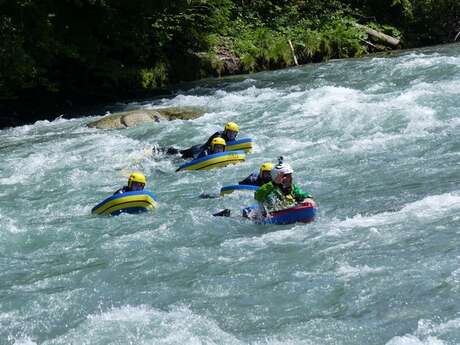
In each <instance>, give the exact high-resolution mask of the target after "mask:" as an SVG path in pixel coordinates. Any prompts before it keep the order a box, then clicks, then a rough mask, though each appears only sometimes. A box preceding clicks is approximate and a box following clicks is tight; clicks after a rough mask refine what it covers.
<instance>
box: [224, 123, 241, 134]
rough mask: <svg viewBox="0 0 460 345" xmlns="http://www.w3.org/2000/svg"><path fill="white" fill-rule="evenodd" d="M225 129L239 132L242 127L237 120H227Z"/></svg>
mask: <svg viewBox="0 0 460 345" xmlns="http://www.w3.org/2000/svg"><path fill="white" fill-rule="evenodd" d="M224 131H233V132H237V133H238V132H239V131H240V127H238V125H237V124H236V123H235V122H227V124H226V125H225V127H224Z"/></svg>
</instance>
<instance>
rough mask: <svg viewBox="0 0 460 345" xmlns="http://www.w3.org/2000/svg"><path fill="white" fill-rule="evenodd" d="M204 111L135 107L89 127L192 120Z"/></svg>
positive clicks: (112, 126)
mask: <svg viewBox="0 0 460 345" xmlns="http://www.w3.org/2000/svg"><path fill="white" fill-rule="evenodd" d="M203 113H204V111H203V110H202V109H199V108H196V107H168V108H157V109H135V110H129V111H124V112H119V113H114V114H110V115H107V116H105V117H103V118H102V119H99V120H96V121H93V122H90V123H88V124H87V126H88V127H92V128H93V127H94V128H99V129H116V128H128V127H135V126H138V125H141V124H144V123H155V122H160V121H172V120H192V119H196V118H198V117H200V116H202V115H203Z"/></svg>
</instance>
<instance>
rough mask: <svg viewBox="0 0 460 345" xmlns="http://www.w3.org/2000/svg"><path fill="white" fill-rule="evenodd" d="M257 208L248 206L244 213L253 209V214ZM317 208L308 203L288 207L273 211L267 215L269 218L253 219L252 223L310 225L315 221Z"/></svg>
mask: <svg viewBox="0 0 460 345" xmlns="http://www.w3.org/2000/svg"><path fill="white" fill-rule="evenodd" d="M257 208H258V206H250V207H248V208H246V209H245V210H246V211H249V210H250V209H253V210H254V211H255V214H260V212H257ZM316 211H317V208H316V207H315V206H314V205H313V204H312V203H310V202H304V203H301V204H298V205H296V206H294V207H290V208H287V209H284V210H280V211H273V212H270V213H269V216H267V217H265V218H263V219H260V218H253V220H254V222H256V223H258V224H279V225H281V224H293V223H297V222H299V223H310V222H312V221H314V220H315V216H316Z"/></svg>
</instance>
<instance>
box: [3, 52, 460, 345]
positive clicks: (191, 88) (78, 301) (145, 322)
mask: <svg viewBox="0 0 460 345" xmlns="http://www.w3.org/2000/svg"><path fill="white" fill-rule="evenodd" d="M163 106H164V107H167V106H199V107H202V108H203V109H205V114H204V116H202V117H201V118H198V119H196V120H193V121H181V120H177V121H172V122H161V123H156V124H154V125H151V124H149V125H142V126H139V127H135V128H129V129H122V130H99V129H94V128H88V127H86V124H87V123H89V122H91V121H94V120H95V119H97V118H99V117H97V116H94V115H92V114H87V116H86V117H83V118H78V119H67V118H66V116H65V114H63V116H62V117H59V118H57V119H56V120H54V121H51V122H48V121H39V122H36V123H35V124H31V125H26V126H21V127H16V128H8V129H3V130H0V162H1V165H0V224H1V225H0V267H1V270H0V344H15V345H32V344H46V345H48V344H49V345H51V344H53V345H54V344H56V345H57V344H97V345H100V344H253V345H256V344H257V345H258V344H309V345H310V344H387V345H441V344H442V345H444V344H459V343H460V298H459V292H460V267H459V258H460V249H459V248H460V245H459V244H460V240H459V234H460V183H459V182H460V115H459V114H460V46H458V45H450V46H443V47H434V48H429V49H422V50H417V51H409V52H403V53H401V54H399V55H395V56H374V57H368V58H364V59H352V60H340V61H331V62H329V63H323V64H312V65H307V66H301V67H296V68H290V69H286V70H280V71H274V72H264V73H259V74H254V75H244V76H237V77H231V78H224V79H221V80H204V81H201V82H198V83H195V84H192V85H186V86H183V87H182V88H181V89H178V90H177V92H176V94H175V95H174V96H172V97H170V98H164V99H155V100H146V101H144V102H139V103H130V104H126V106H125V108H126V109H133V108H137V107H146V108H153V107H163ZM228 121H235V122H237V123H238V124H239V126H240V128H241V132H240V137H251V138H253V139H254V140H255V142H256V147H255V149H254V152H253V153H251V154H250V155H248V158H247V161H246V162H245V163H244V164H241V165H235V166H229V167H226V168H222V169H218V170H210V171H197V172H180V173H176V172H175V169H176V168H177V167H178V166H179V164H181V163H183V161H182V160H180V159H179V158H177V157H176V158H171V157H167V156H163V155H153V154H152V148H153V147H155V146H156V145H160V146H169V145H174V146H179V147H188V146H190V145H192V144H196V143H200V142H202V141H203V140H205V139H206V138H207V137H208V136H209V135H210V134H212V133H214V132H215V131H216V130H220V129H222V126H223V124H225V123H226V122H228ZM280 155H282V156H283V157H285V160H286V161H287V162H288V163H289V164H291V165H292V166H293V168H294V170H295V174H294V179H295V182H296V183H297V184H299V185H300V186H302V188H303V189H304V190H307V191H309V192H311V193H312V194H313V195H314V197H315V199H316V200H317V202H318V204H319V213H318V218H317V220H316V221H315V222H314V223H312V224H295V225H287V226H277V225H269V226H261V225H254V224H252V223H250V222H248V221H245V220H242V219H240V218H238V217H236V216H235V217H231V218H215V217H212V213H214V212H216V211H218V210H220V209H223V208H230V209H231V210H232V212H233V214H238V213H239V212H240V210H241V208H242V207H244V206H247V205H250V204H251V203H252V202H253V201H252V197H251V195H250V194H235V195H233V194H232V195H230V196H226V197H224V198H219V199H200V198H199V197H198V196H199V195H200V194H201V193H218V191H219V190H220V187H222V185H228V184H234V183H236V182H237V181H238V180H241V179H242V178H244V177H246V176H247V175H249V173H251V172H253V171H256V170H257V169H258V167H259V166H260V165H261V164H262V163H263V162H265V161H271V162H276V159H277V157H278V156H280ZM132 170H141V171H143V172H144V173H145V174H146V176H147V180H148V184H147V188H148V189H149V190H151V191H152V192H154V193H155V194H157V195H158V198H159V208H158V209H156V210H155V211H154V213H153V214H143V215H138V216H133V215H122V216H119V217H111V218H107V217H95V216H91V215H90V213H91V208H92V207H93V206H94V205H96V204H97V203H98V202H100V201H101V200H102V199H104V198H105V197H107V196H109V195H110V194H111V193H112V192H113V191H115V190H116V189H118V188H120V187H121V186H122V185H124V184H125V183H126V178H127V176H128V174H129V172H131V171H132Z"/></svg>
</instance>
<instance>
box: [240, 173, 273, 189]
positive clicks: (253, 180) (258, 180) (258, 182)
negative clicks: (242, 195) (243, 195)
mask: <svg viewBox="0 0 460 345" xmlns="http://www.w3.org/2000/svg"><path fill="white" fill-rule="evenodd" d="M268 182H270V179H268V180H263V179H262V176H261V175H259V174H258V173H252V174H251V175H249V176H248V177H246V178H245V179H244V180H242V181H240V182H238V184H244V185H250V186H259V187H260V186H262V185H263V184H266V183H268Z"/></svg>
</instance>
